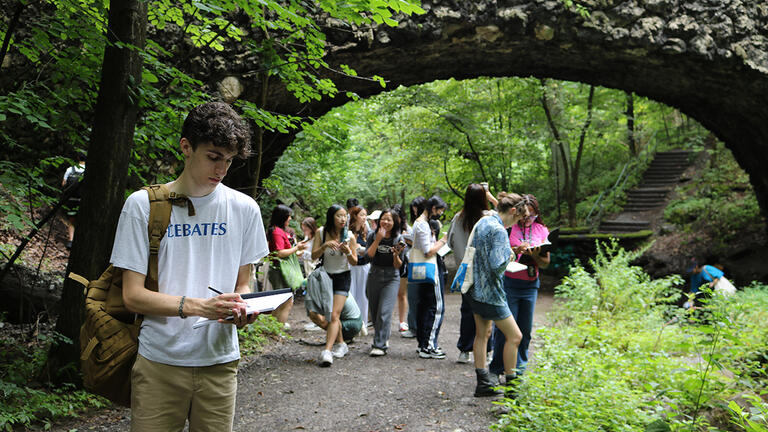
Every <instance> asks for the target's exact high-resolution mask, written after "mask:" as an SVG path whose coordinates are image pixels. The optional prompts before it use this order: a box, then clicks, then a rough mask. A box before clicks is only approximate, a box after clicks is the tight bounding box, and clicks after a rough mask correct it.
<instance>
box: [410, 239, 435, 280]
mask: <svg viewBox="0 0 768 432" xmlns="http://www.w3.org/2000/svg"><path fill="white" fill-rule="evenodd" d="M408 282H413V283H431V284H435V285H437V257H436V256H434V255H432V256H431V257H429V258H427V257H426V256H424V253H423V252H421V251H420V250H419V248H416V247H414V248H411V252H410V253H409V254H408Z"/></svg>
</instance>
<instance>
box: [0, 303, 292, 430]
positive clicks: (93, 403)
mask: <svg viewBox="0 0 768 432" xmlns="http://www.w3.org/2000/svg"><path fill="white" fill-rule="evenodd" d="M3 327H4V331H3V332H2V335H3V336H0V430H5V431H11V430H14V429H15V428H18V427H24V428H29V427H35V428H42V429H46V430H47V429H50V428H51V426H52V425H53V422H54V421H55V420H56V419H57V418H62V417H77V416H78V415H80V414H82V413H83V412H84V411H86V410H88V409H89V408H102V407H106V406H109V405H110V402H109V401H107V400H106V399H104V398H101V397H99V396H95V395H93V394H91V393H89V392H87V391H85V390H82V389H78V388H76V387H75V386H74V385H72V384H64V385H62V386H58V387H56V386H53V385H52V384H50V383H45V382H39V379H40V378H39V377H40V371H41V370H42V368H43V366H44V365H45V362H46V358H47V357H46V356H47V353H48V349H49V348H50V345H51V344H52V343H72V341H71V340H69V339H68V338H66V337H64V336H62V335H60V334H58V333H56V332H53V331H49V330H47V329H44V328H40V327H34V326H33V327H32V328H31V329H26V330H23V331H22V329H15V330H12V331H7V330H8V328H10V327H11V326H10V325H9V324H7V323H5V322H4V320H3V319H2V317H1V316H0V328H3ZM238 336H239V341H240V350H241V353H242V355H243V356H248V355H253V354H255V353H257V352H258V351H259V350H260V349H261V348H262V347H263V346H264V343H266V342H267V340H268V339H269V338H275V337H280V336H285V333H284V331H283V326H282V324H281V323H279V322H278V321H277V320H276V319H275V318H274V317H273V316H271V315H260V316H259V318H258V319H257V321H256V322H254V323H253V324H252V325H250V326H247V327H245V328H243V329H240V330H239V331H238Z"/></svg>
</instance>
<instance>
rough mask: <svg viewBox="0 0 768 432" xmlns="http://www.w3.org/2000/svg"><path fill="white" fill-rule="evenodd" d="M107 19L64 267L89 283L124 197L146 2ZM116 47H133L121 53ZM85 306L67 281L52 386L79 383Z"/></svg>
mask: <svg viewBox="0 0 768 432" xmlns="http://www.w3.org/2000/svg"><path fill="white" fill-rule="evenodd" d="M108 19H109V21H108V28H107V45H106V48H105V51H104V59H103V62H102V70H101V83H100V85H99V96H98V99H97V101H96V107H95V116H94V123H93V130H92V133H91V142H90V144H89V147H88V167H87V169H86V170H85V174H84V176H83V186H82V192H83V193H82V201H81V207H80V212H79V214H78V221H77V222H78V227H79V229H78V230H77V231H76V232H75V239H74V242H73V246H72V252H71V255H70V259H69V265H68V266H67V274H69V272H74V273H77V274H79V275H81V276H83V277H85V278H87V279H89V280H90V279H95V278H97V277H98V276H99V274H100V273H101V272H102V271H103V270H104V268H105V267H106V266H107V264H108V261H109V256H110V253H111V250H112V242H113V240H114V235H115V229H116V227H117V220H118V217H119V216H120V210H121V208H122V203H123V200H124V198H125V189H126V186H127V178H126V177H127V173H128V166H129V161H130V155H131V148H132V147H133V133H134V129H135V126H136V114H137V112H138V103H139V97H140V96H139V91H138V87H139V85H140V83H141V68H142V60H141V55H140V53H139V52H138V50H141V49H143V48H144V45H145V42H146V27H147V3H146V2H144V1H141V0H111V2H110V7H109V18H108ZM116 42H121V43H123V44H127V45H131V46H133V47H135V48H134V49H131V48H126V47H123V48H121V47H118V46H116V45H115V43H116ZM83 307H84V297H83V287H82V286H81V285H80V284H78V283H77V282H75V281H73V280H71V279H65V281H64V289H63V292H62V298H61V307H60V310H61V314H60V315H59V319H58V321H57V322H56V331H58V332H59V333H61V334H63V335H64V336H66V337H68V338H70V339H72V341H73V343H72V344H71V345H70V344H60V345H55V346H53V347H52V348H51V352H50V355H49V359H48V364H47V373H48V377H47V378H49V379H51V380H53V381H54V382H73V383H78V384H79V381H80V378H79V373H78V371H79V370H80V364H79V352H80V349H79V348H80V343H79V340H78V339H79V332H80V325H81V323H82V321H83ZM73 364H74V365H75V367H72V365H73Z"/></svg>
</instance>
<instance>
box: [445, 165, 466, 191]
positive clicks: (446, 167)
mask: <svg viewBox="0 0 768 432" xmlns="http://www.w3.org/2000/svg"><path fill="white" fill-rule="evenodd" d="M443 174H444V175H445V183H446V184H448V187H449V188H450V189H451V192H453V194H454V195H456V196H457V197H459V198H464V197H462V196H461V194H460V193H459V191H457V190H456V189H455V188H454V187H453V185H451V180H450V179H449V178H448V158H444V159H443Z"/></svg>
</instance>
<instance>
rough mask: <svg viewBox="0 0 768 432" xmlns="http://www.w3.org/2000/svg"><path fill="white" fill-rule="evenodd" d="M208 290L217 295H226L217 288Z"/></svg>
mask: <svg viewBox="0 0 768 432" xmlns="http://www.w3.org/2000/svg"><path fill="white" fill-rule="evenodd" d="M208 289H209V290H211V291H213V292H215V293H216V294H224V293H223V292H221V291H219V290H217V289H216V288H214V287H208Z"/></svg>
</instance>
